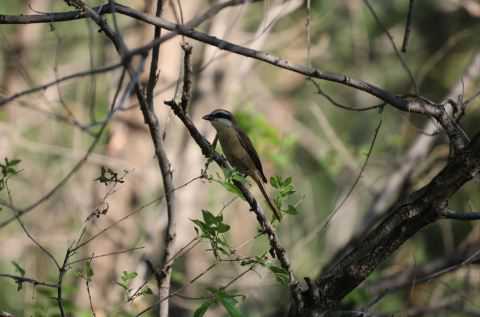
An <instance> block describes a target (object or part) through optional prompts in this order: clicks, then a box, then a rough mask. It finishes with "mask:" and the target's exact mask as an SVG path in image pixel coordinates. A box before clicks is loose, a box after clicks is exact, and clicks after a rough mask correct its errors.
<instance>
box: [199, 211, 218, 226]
mask: <svg viewBox="0 0 480 317" xmlns="http://www.w3.org/2000/svg"><path fill="white" fill-rule="evenodd" d="M202 216H203V220H205V223H206V224H212V223H215V222H217V218H216V217H215V216H214V215H213V214H212V213H211V212H210V211H208V210H202Z"/></svg>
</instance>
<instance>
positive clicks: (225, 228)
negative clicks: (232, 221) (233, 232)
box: [217, 222, 230, 233]
mask: <svg viewBox="0 0 480 317" xmlns="http://www.w3.org/2000/svg"><path fill="white" fill-rule="evenodd" d="M217 230H218V232H219V233H225V232H227V231H228V230H230V226H229V225H227V224H224V223H223V222H222V223H219V224H218V228H217Z"/></svg>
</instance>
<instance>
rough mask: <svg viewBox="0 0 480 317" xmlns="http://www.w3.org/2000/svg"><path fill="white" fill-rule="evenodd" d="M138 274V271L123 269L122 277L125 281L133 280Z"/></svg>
mask: <svg viewBox="0 0 480 317" xmlns="http://www.w3.org/2000/svg"><path fill="white" fill-rule="evenodd" d="M137 275H138V273H137V272H128V271H123V272H122V276H121V279H122V281H124V282H130V281H131V280H133V279H134V278H136V277H137Z"/></svg>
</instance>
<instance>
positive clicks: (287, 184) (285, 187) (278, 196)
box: [270, 176, 298, 215]
mask: <svg viewBox="0 0 480 317" xmlns="http://www.w3.org/2000/svg"><path fill="white" fill-rule="evenodd" d="M270 184H271V185H272V187H273V188H275V189H276V190H277V192H276V193H275V196H274V198H273V201H274V203H275V205H276V206H277V208H278V209H280V210H281V211H282V212H284V213H286V214H289V215H296V214H298V210H297V207H296V206H297V205H298V202H297V203H295V204H287V207H286V208H285V207H284V205H285V202H286V201H287V200H288V199H289V198H291V196H292V195H293V194H295V193H296V190H295V186H294V185H293V183H292V178H291V177H287V178H285V179H284V180H283V179H282V178H281V177H280V176H273V177H271V178H270Z"/></svg>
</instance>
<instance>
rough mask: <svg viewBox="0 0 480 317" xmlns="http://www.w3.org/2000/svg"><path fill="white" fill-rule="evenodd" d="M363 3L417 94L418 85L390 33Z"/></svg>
mask: <svg viewBox="0 0 480 317" xmlns="http://www.w3.org/2000/svg"><path fill="white" fill-rule="evenodd" d="M363 2H364V3H365V5H366V6H367V8H368V10H369V11H370V13H371V14H372V16H373V17H374V18H375V21H376V22H377V24H378V25H379V26H380V27H381V28H382V30H383V32H384V33H385V35H386V36H387V37H388V40H389V41H390V43H391V44H392V47H393V50H394V51H395V54H396V55H397V58H398V60H399V61H400V64H401V65H402V67H403V69H404V70H405V71H406V72H407V74H408V76H409V77H410V81H411V84H412V86H413V89H414V91H415V94H417V95H418V94H419V91H418V85H417V82H416V80H415V77H414V76H413V73H412V71H411V70H410V68H409V67H408V65H407V63H406V62H405V60H404V59H403V56H402V54H401V53H400V51H399V50H398V48H397V45H396V44H395V41H394V39H393V37H392V35H391V34H390V32H388V30H387V28H386V27H385V25H384V24H383V23H382V21H381V20H380V18H379V17H378V15H377V13H376V12H375V10H374V9H373V7H372V5H371V4H370V2H368V0H363Z"/></svg>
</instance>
